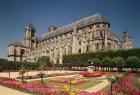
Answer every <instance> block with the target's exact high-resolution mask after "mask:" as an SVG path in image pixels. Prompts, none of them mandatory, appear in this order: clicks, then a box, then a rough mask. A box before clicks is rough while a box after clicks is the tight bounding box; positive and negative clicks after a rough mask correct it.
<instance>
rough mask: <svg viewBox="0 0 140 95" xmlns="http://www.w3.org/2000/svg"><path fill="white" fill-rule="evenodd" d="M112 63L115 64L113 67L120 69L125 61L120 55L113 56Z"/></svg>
mask: <svg viewBox="0 0 140 95" xmlns="http://www.w3.org/2000/svg"><path fill="white" fill-rule="evenodd" d="M113 63H114V64H115V67H117V68H118V71H122V68H123V67H124V63H125V62H124V59H123V58H122V57H115V58H113Z"/></svg>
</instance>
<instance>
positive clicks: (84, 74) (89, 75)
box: [80, 72, 105, 77]
mask: <svg viewBox="0 0 140 95" xmlns="http://www.w3.org/2000/svg"><path fill="white" fill-rule="evenodd" d="M80 74H81V75H82V76H83V77H100V76H102V75H104V74H105V73H104V72H81V73H80Z"/></svg>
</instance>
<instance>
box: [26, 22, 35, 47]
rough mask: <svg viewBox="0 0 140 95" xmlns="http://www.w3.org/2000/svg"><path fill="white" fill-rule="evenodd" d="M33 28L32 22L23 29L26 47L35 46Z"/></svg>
mask: <svg viewBox="0 0 140 95" xmlns="http://www.w3.org/2000/svg"><path fill="white" fill-rule="evenodd" d="M35 33H36V31H35V28H34V27H33V25H32V24H29V25H28V26H27V27H26V29H25V34H24V45H25V46H26V47H27V48H33V47H35V46H36V36H35Z"/></svg>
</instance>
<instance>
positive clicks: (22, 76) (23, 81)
mask: <svg viewBox="0 0 140 95" xmlns="http://www.w3.org/2000/svg"><path fill="white" fill-rule="evenodd" d="M21 78H22V84H23V82H24V81H23V75H22V77H21Z"/></svg>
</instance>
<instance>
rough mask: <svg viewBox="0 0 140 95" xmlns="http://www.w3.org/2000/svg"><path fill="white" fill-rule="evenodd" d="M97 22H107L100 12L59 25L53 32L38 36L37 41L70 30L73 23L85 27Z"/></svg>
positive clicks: (78, 26)
mask: <svg viewBox="0 0 140 95" xmlns="http://www.w3.org/2000/svg"><path fill="white" fill-rule="evenodd" d="M97 22H106V23H109V22H108V21H107V20H105V19H104V18H102V17H101V14H99V13H96V14H94V15H92V16H89V17H86V18H84V19H81V20H78V21H75V22H73V23H71V24H68V25H66V26H63V27H60V28H58V29H56V30H54V31H53V32H49V33H46V34H44V35H43V36H42V37H40V38H39V41H41V40H45V39H49V38H51V37H55V36H58V35H61V34H64V33H67V32H70V31H72V30H73V29H74V26H75V25H76V28H82V27H85V26H87V25H91V24H94V23H97Z"/></svg>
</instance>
